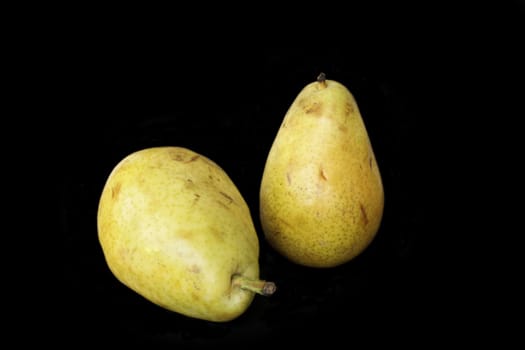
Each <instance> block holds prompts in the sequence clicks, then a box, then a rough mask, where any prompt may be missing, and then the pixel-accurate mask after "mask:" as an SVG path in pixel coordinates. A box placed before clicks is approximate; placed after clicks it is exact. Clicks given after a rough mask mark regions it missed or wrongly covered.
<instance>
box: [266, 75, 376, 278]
mask: <svg viewBox="0 0 525 350" xmlns="http://www.w3.org/2000/svg"><path fill="white" fill-rule="evenodd" d="M259 199H260V203H259V204H260V208H259V209H260V212H259V213H260V219H261V225H262V228H263V231H264V235H265V237H266V239H267V241H268V242H269V244H270V245H271V246H273V248H275V250H277V251H278V252H279V253H281V254H282V255H284V256H285V257H287V258H288V259H289V260H290V261H292V262H294V263H297V264H300V265H304V266H309V267H318V268H326V267H334V266H337V265H341V264H343V263H346V262H348V261H350V260H351V259H353V258H355V257H356V256H358V255H359V254H360V253H362V252H363V251H364V250H365V248H367V246H369V244H370V243H371V242H372V240H373V239H374V237H375V235H376V233H377V231H378V229H379V227H380V223H381V220H382V216H383V206H384V192H383V183H382V179H381V174H380V171H379V167H378V164H377V161H376V157H375V156H374V151H373V149H372V145H371V141H370V139H369V135H368V132H367V130H366V127H365V124H364V121H363V118H362V116H361V113H360V111H359V108H358V106H357V103H356V101H355V99H354V96H353V95H352V93H351V92H350V91H349V90H348V89H347V88H346V87H345V86H344V85H343V84H341V83H339V82H337V81H334V80H327V79H326V78H325V76H324V74H320V75H319V77H318V79H317V81H314V82H312V83H309V84H307V85H306V86H305V87H304V88H303V89H302V90H301V91H300V93H299V94H298V95H297V97H296V98H295V100H294V101H293V103H292V105H291V106H290V107H289V109H288V111H287V112H286V114H285V116H284V119H283V121H282V123H281V126H280V129H279V130H278V132H277V135H276V137H275V139H274V141H273V144H272V146H271V148H270V151H269V154H268V157H267V160H266V164H265V167H264V172H263V176H262V180H261V186H260V198H259Z"/></svg>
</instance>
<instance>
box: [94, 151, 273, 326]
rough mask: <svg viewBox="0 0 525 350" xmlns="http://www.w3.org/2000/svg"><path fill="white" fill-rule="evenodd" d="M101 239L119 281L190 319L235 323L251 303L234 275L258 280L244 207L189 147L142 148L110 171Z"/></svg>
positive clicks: (218, 172) (254, 240)
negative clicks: (235, 319)
mask: <svg viewBox="0 0 525 350" xmlns="http://www.w3.org/2000/svg"><path fill="white" fill-rule="evenodd" d="M98 238H99V241H100V244H101V247H102V249H103V252H104V256H105V259H106V262H107V264H108V266H109V268H110V269H111V271H112V273H113V274H114V275H115V276H116V278H117V279H118V280H120V281H121V282H122V283H123V284H125V285H126V286H128V287H129V288H131V289H132V290H134V291H135V292H137V293H139V294H140V295H142V296H143V297H145V298H146V299H148V300H149V301H151V302H153V303H155V304H157V305H159V306H161V307H163V308H166V309H168V310H171V311H174V312H178V313H180V314H183V315H186V316H189V317H193V318H199V319H204V320H210V321H218V322H222V321H228V320H232V319H234V318H236V317H238V316H240V315H241V314H242V313H243V312H245V311H246V309H247V308H248V306H249V305H250V303H251V302H252V300H253V298H254V292H252V291H250V290H248V289H245V288H241V287H242V286H241V284H242V283H241V282H239V280H237V279H236V277H241V278H242V279H246V281H247V282H249V283H254V284H257V283H260V282H261V281H259V263H258V258H259V242H258V237H257V234H256V231H255V228H254V226H253V223H252V219H251V216H250V211H249V209H248V206H247V204H246V203H245V201H244V199H243V197H242V196H241V194H240V193H239V191H238V189H237V188H236V186H235V185H234V183H233V182H232V180H231V179H230V178H229V177H228V175H227V174H226V173H225V172H224V171H223V170H222V169H221V168H220V167H219V166H218V165H217V164H216V163H214V162H213V161H211V160H210V159H208V158H206V157H205V156H203V155H201V154H198V153H196V152H194V151H192V150H189V149H186V148H181V147H155V148H148V149H143V150H140V151H137V152H134V153H132V154H130V155H128V156H127V157H125V158H124V159H123V160H122V161H120V162H119V163H118V164H117V165H116V166H115V168H114V169H113V171H112V172H111V174H110V175H109V177H108V179H107V181H106V183H105V186H104V188H103V191H102V195H101V198H100V202H99V207H98ZM272 292H273V291H272ZM268 294H271V293H268Z"/></svg>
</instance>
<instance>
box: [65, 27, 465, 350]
mask: <svg viewBox="0 0 525 350" xmlns="http://www.w3.org/2000/svg"><path fill="white" fill-rule="evenodd" d="M422 22H424V21H422ZM467 32H468V31H467ZM462 33H463V35H464V37H470V38H473V37H472V36H469V35H467V34H464V33H465V32H462ZM468 33H469V32H468ZM402 34H406V33H405V32H402V33H398V32H395V33H392V32H390V31H388V30H385V31H380V32H379V34H378V35H377V36H374V39H380V40H375V41H374V40H372V41H371V42H372V43H373V44H372V45H369V46H366V49H368V48H370V51H368V52H367V51H366V49H365V47H359V48H356V47H353V46H352V45H345V46H342V47H320V46H318V45H310V46H303V47H295V48H290V47H287V48H282V47H281V48H277V47H274V48H267V47H264V48H261V47H259V48H255V49H254V48H242V49H241V48H239V47H236V48H235V49H232V48H229V47H221V46H220V45H219V46H218V48H213V49H212V48H209V49H204V48H202V47H201V48H200V49H199V50H198V52H197V51H195V49H190V48H185V47H184V48H183V47H180V48H177V47H176V46H175V47H174V46H170V47H169V48H167V47H166V46H163V45H157V44H151V46H148V45H147V44H145V45H144V48H143V46H140V47H137V46H136V45H134V41H132V40H128V41H124V42H122V40H119V41H117V40H107V41H103V42H97V43H91V45H90V46H89V49H84V48H85V46H78V47H76V48H75V49H74V50H72V51H70V52H69V53H68V57H67V67H68V69H67V71H68V73H67V74H66V75H65V76H64V77H63V79H64V81H63V84H64V86H65V87H66V88H67V87H69V86H71V88H72V89H71V91H68V92H67V93H66V95H65V96H67V99H68V103H67V104H66V105H65V106H66V110H65V112H66V118H65V120H63V121H61V128H62V130H67V133H66V134H65V135H62V136H64V140H62V141H63V142H64V144H65V145H67V146H66V147H64V148H65V149H66V152H64V154H63V158H62V159H63V160H62V162H61V165H62V168H61V176H60V187H59V189H60V192H59V193H60V198H59V222H60V227H61V232H62V233H63V242H64V246H63V248H64V249H63V251H64V252H65V259H64V262H65V263H64V277H65V283H66V292H65V293H63V294H64V296H65V299H63V300H64V303H65V304H64V309H65V310H66V313H65V314H64V316H63V321H64V324H65V325H66V326H65V328H64V332H63V334H65V335H67V336H66V337H65V338H64V340H66V341H68V342H70V344H71V345H73V344H79V343H93V344H102V343H104V344H108V343H111V344H118V345H137V344H138V345H144V346H149V347H150V348H151V347H152V346H158V347H164V346H165V347H166V348H168V347H170V348H172V347H173V346H179V345H180V346H183V347H200V346H206V345H233V344H246V345H268V346H270V345H272V344H273V345H272V346H275V344H278V343H279V341H281V340H291V341H292V344H294V343H295V345H296V346H304V345H309V344H314V343H316V344H330V343H331V342H332V341H333V342H335V343H337V342H340V341H341V342H345V341H347V340H348V339H349V338H351V339H353V340H365V341H378V342H382V341H384V340H386V341H389V342H392V343H397V344H404V343H406V342H414V341H415V339H419V338H420V337H421V336H422V335H424V337H423V338H424V339H427V340H429V339H430V340H432V339H434V340H436V341H437V340H438V339H442V338H443V337H445V336H448V335H450V334H456V333H457V334H461V333H462V330H461V325H460V323H461V320H462V317H463V312H462V311H461V309H460V311H459V313H457V314H455V315H454V316H453V317H450V316H451V315H450V314H447V313H448V311H447V310H449V309H448V305H449V304H448V300H447V299H446V298H447V296H450V295H453V294H455V293H456V292H457V285H455V282H457V281H456V280H455V279H454V278H453V277H452V276H447V275H446V272H445V270H443V269H441V267H443V266H444V265H446V264H447V262H446V260H447V258H448V255H447V254H444V256H445V257H446V258H445V259H444V258H443V250H445V249H446V248H447V247H446V243H443V241H442V232H441V233H440V232H439V229H438V228H439V227H440V225H442V224H441V223H440V222H438V219H439V218H442V217H443V213H442V212H440V213H439V214H438V215H436V214H435V210H434V209H435V208H436V206H437V204H436V202H437V201H438V198H439V197H440V190H441V187H440V185H439V182H436V181H435V179H436V177H438V178H439V177H440V176H441V175H444V176H447V175H448V171H445V172H444V173H441V172H443V167H442V166H441V165H443V163H442V156H440V155H441V154H442V153H441V152H442V151H443V149H440V148H439V147H437V150H436V144H435V143H433V141H432V140H433V138H434V137H435V136H436V134H438V133H440V132H442V131H443V129H444V128H443V127H442V123H441V121H442V120H443V116H444V115H446V113H443V110H444V109H448V111H449V113H448V117H449V118H451V116H452V115H453V114H455V113H453V106H454V107H455V104H454V101H455V99H456V98H458V96H459V95H461V97H462V98H464V99H467V98H468V97H467V96H466V94H460V93H459V89H458V86H460V87H465V86H470V85H475V82H473V81H471V80H469V74H470V73H469V65H468V63H469V62H470V58H471V57H472V56H471V55H469V54H466V55H462V54H458V52H465V51H463V50H462V49H464V46H463V44H464V43H465V42H464V41H463V40H455V41H453V42H452V41H450V40H449V39H451V37H452V35H450V34H448V35H445V36H444V37H443V36H442V35H443V33H442V32H440V31H439V30H437V31H429V32H428V33H427V32H425V33H423V34H421V35H422V36H420V37H417V36H414V37H412V39H413V40H407V41H405V40H403V39H402V38H403V35H402ZM398 35H399V36H398ZM400 38H401V39H400ZM84 39H86V38H84ZM456 39H457V38H456ZM471 43H472V42H471ZM93 48H95V49H93ZM458 71H460V72H462V73H461V74H459V75H458V74H457V72H458ZM320 72H324V73H326V75H327V78H328V79H334V80H338V81H339V82H341V83H343V84H344V85H346V86H347V87H348V88H349V90H350V91H351V92H352V93H353V94H354V97H355V98H356V101H357V103H358V105H359V108H360V110H361V114H362V116H363V119H364V122H365V125H366V127H367V130H368V132H369V136H370V139H371V142H372V145H373V147H374V151H375V154H376V157H377V161H378V165H379V167H380V170H381V173H382V176H383V182H384V187H385V211H384V217H383V222H382V225H381V228H380V230H379V232H378V234H377V236H376V238H375V240H374V241H373V243H372V244H371V245H370V246H369V248H368V249H367V250H366V251H365V252H364V253H362V254H361V255H360V256H358V257H357V258H355V259H354V260H352V261H351V262H349V263H347V264H344V265H342V266H339V267H336V268H332V269H312V268H306V267H301V266H297V265H294V264H292V263H290V262H288V261H286V260H285V259H284V258H282V257H281V256H279V255H278V254H276V253H275V252H274V251H273V250H272V249H271V248H270V247H269V246H268V245H267V244H266V242H265V241H264V237H263V235H262V231H261V228H260V223H259V218H258V191H259V184H260V180H261V176H262V171H263V168H264V162H265V159H266V155H267V152H268V151H269V149H270V147H271V143H272V141H273V138H274V137H275V135H276V132H277V129H278V128H279V126H280V123H281V121H282V118H283V117H284V114H285V113H286V110H287V108H288V107H289V105H290V104H291V103H292V101H293V99H294V98H295V96H296V95H297V94H298V93H299V91H300V90H301V89H302V88H303V87H304V86H305V85H306V84H308V83H310V82H311V81H313V80H314V79H315V78H316V77H317V75H318V74H319V73H320ZM469 84H470V85H469ZM445 87H446V89H444V88H445ZM66 90H67V89H66ZM444 91H446V92H444ZM447 101H448V102H447ZM457 122H458V123H460V121H457ZM453 136H454V135H451V137H453ZM164 145H174V146H184V147H188V148H190V149H193V150H195V151H197V152H199V153H201V154H203V155H206V156H207V157H209V158H211V159H213V160H214V161H215V162H217V163H218V164H219V165H220V166H221V167H223V169H224V170H225V171H226V172H227V173H228V174H229V175H230V177H231V178H232V180H233V181H234V182H235V183H236V185H237V186H238V188H239V190H240V191H241V193H242V194H243V196H244V197H245V199H246V201H247V203H248V205H249V207H250V210H251V213H252V217H253V220H254V223H255V226H256V229H257V232H258V234H259V238H260V245H261V254H260V271H261V277H262V278H264V279H267V280H272V281H274V282H275V283H276V284H277V286H278V290H277V292H276V293H275V294H274V295H273V296H271V297H262V296H257V297H256V298H255V300H254V302H253V304H252V305H251V306H250V307H249V309H248V310H247V311H246V312H245V313H244V314H243V315H242V316H241V317H239V318H238V319H236V320H234V321H231V322H227V323H212V322H207V321H202V320H195V319H190V318H187V317H185V316H182V315H179V314H176V313H172V312H169V311H167V310H163V309H161V308H159V307H157V306H155V305H153V304H151V303H150V302H148V301H146V300H145V299H143V298H142V297H140V296H139V295H137V294H135V293H134V292H132V291H131V290H129V289H127V288H126V287H124V286H123V285H122V284H120V283H119V282H118V281H117V280H116V279H115V278H114V276H112V275H111V273H110V271H109V269H108V267H107V265H106V263H105V261H104V258H103V254H102V251H101V248H100V246H99V243H98V240H97V231H96V211H97V205H98V199H99V196H100V194H101V191H102V187H103V185H104V183H105V180H106V178H107V176H108V175H109V173H110V171H111V170H112V168H113V167H114V166H115V165H116V164H117V163H118V162H119V161H120V160H121V159H122V158H123V157H125V156H126V155H128V154H129V153H131V152H133V151H136V150H139V149H142V148H146V147H152V146H164ZM431 184H435V185H431ZM436 247H438V248H436ZM437 251H439V253H441V255H440V256H441V261H440V262H436V260H435V258H436V256H437V255H436V253H437ZM456 295H459V298H461V296H462V294H461V293H459V294H456ZM454 298H456V299H457V298H458V297H457V296H456V297H453V299H454ZM79 300H82V302H81V303H79V302H78V301H79ZM446 300H447V301H446ZM456 311H458V310H457V309H456ZM444 315H445V317H448V320H449V321H448V322H447V323H446V324H440V325H439V327H436V320H438V319H440V318H441V317H443V316H444Z"/></svg>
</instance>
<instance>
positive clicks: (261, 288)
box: [232, 275, 277, 297]
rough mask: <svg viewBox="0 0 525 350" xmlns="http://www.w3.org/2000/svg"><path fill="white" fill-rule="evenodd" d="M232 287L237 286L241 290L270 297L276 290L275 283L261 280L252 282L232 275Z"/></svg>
mask: <svg viewBox="0 0 525 350" xmlns="http://www.w3.org/2000/svg"><path fill="white" fill-rule="evenodd" d="M232 285H233V286H238V287H239V288H241V289H244V290H249V291H251V292H254V293H257V294H260V295H264V296H266V297H267V296H270V295H272V294H273V293H275V291H276V290H277V287H276V286H275V283H273V282H268V281H263V280H252V279H249V278H247V277H244V276H241V275H234V276H233V278H232Z"/></svg>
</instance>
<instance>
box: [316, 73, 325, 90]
mask: <svg viewBox="0 0 525 350" xmlns="http://www.w3.org/2000/svg"><path fill="white" fill-rule="evenodd" d="M317 82H318V83H319V84H320V85H321V87H323V88H325V87H326V74H324V73H323V72H321V73H319V75H318V76H317Z"/></svg>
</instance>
